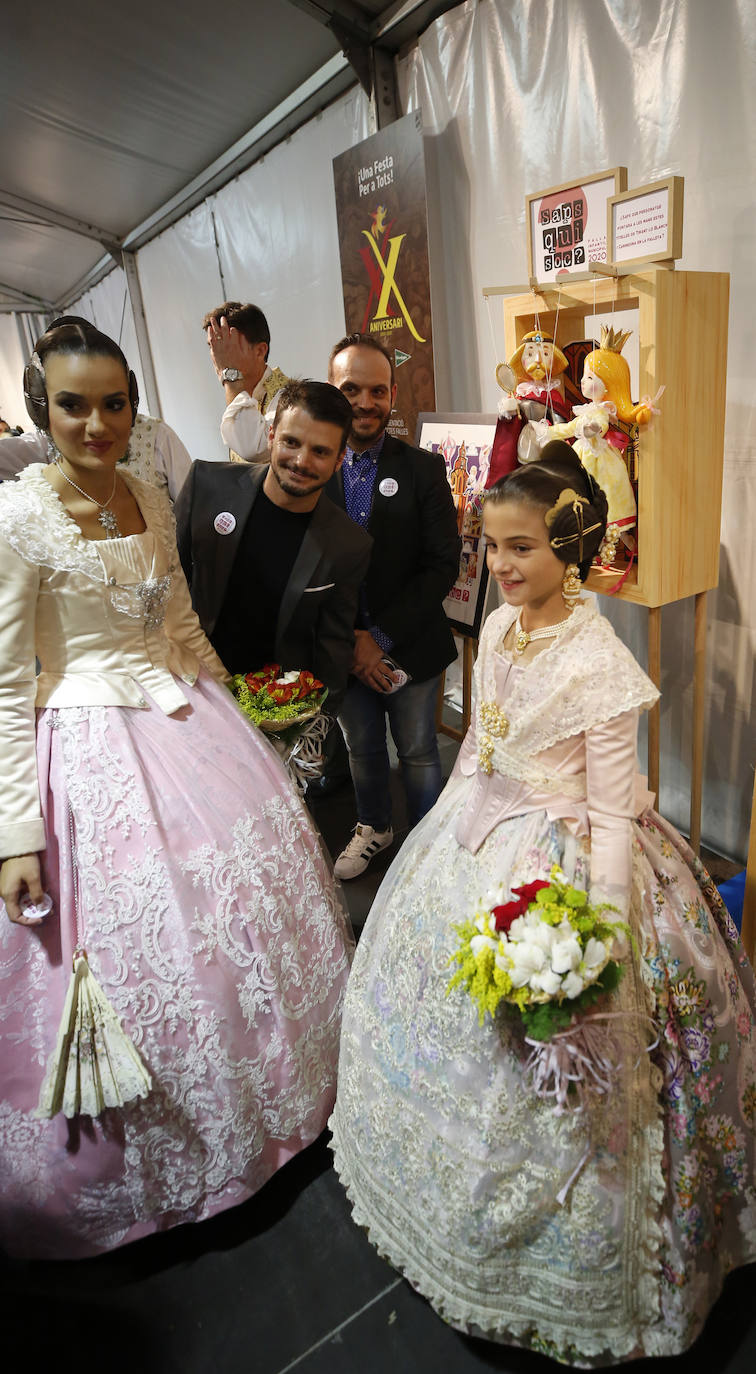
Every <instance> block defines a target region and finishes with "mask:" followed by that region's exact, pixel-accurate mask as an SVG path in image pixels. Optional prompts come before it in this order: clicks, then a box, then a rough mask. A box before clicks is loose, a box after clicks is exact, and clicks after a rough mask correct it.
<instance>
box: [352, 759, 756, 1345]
mask: <svg viewBox="0 0 756 1374" xmlns="http://www.w3.org/2000/svg"><path fill="white" fill-rule="evenodd" d="M472 785H473V780H472V779H468V778H457V779H454V780H453V781H452V782H451V783H450V784H449V786H448V787H447V789H446V791H445V792H444V793H443V794H442V796H441V798H440V799H439V802H438V803H437V804H436V806H435V808H434V809H433V810H432V811H431V812H430V813H429V814H428V816H427V817H426V818H425V819H424V821H422V822H421V823H420V825H419V826H418V827H417V829H416V830H415V831H414V832H413V835H412V837H411V839H410V841H409V842H408V844H407V845H406V846H405V848H404V849H403V851H402V852H401V854H400V855H399V856H398V858H397V859H396V861H395V863H394V864H393V866H392V868H391V869H390V870H389V872H388V874H387V876H386V878H385V880H384V883H383V886H382V888H381V890H380V892H379V894H378V897H377V899H376V903H375V905H374V907H373V910H372V912H371V915H370V918H369V920H368V922H367V924H366V927H365V930H364V933H363V936H362V938H361V941H360V944H359V947H358V950H357V955H356V958H355V965H354V969H353V972H352V977H351V980H350V984H349V989H348V992H347V1000H346V1006H345V1012H344V1023H343V1030H342V1048H341V1057H340V1064H339V1091H338V1098H337V1104H336V1108H335V1111H334V1114H333V1117H332V1119H331V1127H332V1129H333V1131H334V1149H335V1156H336V1167H337V1169H338V1171H339V1173H340V1175H341V1178H342V1181H343V1182H344V1183H345V1185H346V1187H347V1190H348V1193H349V1196H350V1198H351V1200H352V1202H353V1206H354V1217H355V1220H356V1221H357V1222H358V1223H359V1224H361V1225H363V1226H364V1227H366V1228H367V1230H368V1233H369V1235H370V1237H371V1239H372V1240H373V1242H374V1244H375V1245H376V1246H377V1248H378V1249H379V1250H380V1251H381V1253H382V1254H384V1255H385V1256H386V1258H388V1259H389V1260H390V1262H391V1263H392V1264H394V1266H395V1267H396V1268H398V1269H400V1270H401V1271H402V1272H404V1273H405V1274H406V1276H407V1277H408V1278H409V1280H410V1281H411V1282H412V1283H413V1284H414V1285H415V1286H416V1287H417V1288H418V1289H419V1291H420V1292H421V1293H423V1294H424V1295H425V1296H426V1297H427V1298H428V1299H429V1300H430V1302H431V1303H432V1304H433V1305H434V1307H436V1309H437V1310H438V1311H439V1313H440V1314H441V1315H442V1316H443V1317H444V1318H445V1319H446V1320H447V1321H449V1322H451V1323H452V1324H453V1325H455V1326H457V1327H459V1328H460V1329H462V1330H464V1331H467V1332H470V1333H473V1334H478V1335H484V1336H486V1337H488V1338H490V1339H495V1340H501V1341H504V1342H507V1343H511V1344H520V1345H524V1346H529V1347H532V1348H533V1349H536V1350H540V1351H542V1352H544V1353H545V1354H548V1355H550V1356H551V1357H552V1358H556V1359H559V1360H562V1361H564V1362H566V1363H569V1364H575V1365H578V1366H584V1367H592V1366H593V1365H597V1366H599V1365H603V1364H606V1363H612V1362H615V1361H622V1360H625V1359H628V1358H633V1357H637V1356H639V1355H667V1354H674V1353H676V1352H678V1351H680V1350H683V1349H685V1348H686V1347H687V1346H688V1345H690V1343H691V1342H692V1341H693V1340H694V1339H695V1337H696V1335H697V1333H698V1331H699V1330H700V1328H701V1326H702V1324H703V1321H704V1320H705V1317H706V1314H707V1312H708V1310H709V1307H710V1306H711V1304H712V1303H713V1302H714V1300H715V1299H716V1297H717V1295H718V1293H719V1290H720V1287H721V1283H722V1280H723V1277H724V1275H725V1273H726V1272H727V1271H728V1270H729V1269H731V1268H734V1267H735V1266H736V1265H738V1264H743V1263H746V1262H748V1261H749V1260H752V1259H754V1258H756V1229H755V1228H756V1206H755V1204H756V1194H755V1193H754V1126H755V1124H756V1060H755V1057H754V1031H753V1025H754V1019H753V1018H754V999H753V976H752V973H751V970H750V967H749V966H748V964H747V961H746V959H745V956H744V955H743V953H742V947H741V946H740V944H739V941H738V938H737V933H736V932H735V930H734V927H733V926H732V924H731V922H730V921H729V917H728V916H727V913H726V911H725V910H724V908H723V907H722V904H721V901H720V900H719V898H718V894H716V891H715V889H713V887H712V885H711V883H710V881H709V880H707V879H706V877H705V875H704V874H703V871H702V870H701V869H700V867H698V866H697V865H696V861H695V860H694V859H693V856H692V854H691V852H690V850H689V849H687V846H685V845H684V843H683V842H682V841H681V840H680V837H679V836H677V835H676V834H675V832H674V831H672V830H671V829H670V828H669V827H667V826H666V825H665V823H664V822H662V821H660V820H659V818H658V817H655V816H653V814H650V815H649V816H648V817H647V818H646V819H644V821H643V823H642V824H641V823H637V824H634V826H633V872H634V878H633V893H632V901H631V916H630V919H631V922H632V924H633V926H634V927H635V929H636V931H637V934H638V939H639V942H640V945H641V948H642V951H643V957H642V959H640V960H638V959H636V960H635V961H634V963H633V966H632V967H631V968H630V969H629V971H628V973H627V974H626V976H625V978H624V979H623V982H622V983H621V984H620V987H619V989H618V990H617V992H616V993H615V994H614V997H613V999H612V1002H611V1004H610V1009H611V1010H613V1011H621V1012H624V1013H625V1014H626V1018H625V1021H626V1025H627V1027H628V1030H627V1034H623V1036H622V1039H621V1047H622V1063H623V1067H622V1070H621V1076H620V1082H619V1084H618V1086H617V1090H616V1091H615V1093H614V1095H613V1097H612V1100H611V1102H610V1103H609V1104H608V1106H607V1104H606V1103H601V1102H600V1101H598V1102H597V1103H596V1105H595V1106H594V1107H593V1109H592V1110H591V1111H590V1112H589V1113H586V1114H584V1115H582V1116H561V1117H559V1116H556V1115H555V1114H554V1112H553V1110H552V1108H551V1106H550V1105H548V1104H547V1103H545V1102H542V1101H540V1100H539V1099H537V1098H535V1097H534V1096H533V1095H532V1094H531V1093H530V1092H529V1091H528V1088H527V1086H526V1083H525V1081H524V1077H523V1063H524V1060H525V1057H526V1054H527V1049H526V1048H525V1047H524V1046H523V1044H522V1036H521V1032H520V1031H519V1029H517V1028H516V1022H513V1021H512V1020H510V1019H509V1018H508V1017H507V1015H506V1014H504V1015H502V1016H501V1017H500V1019H499V1020H498V1021H497V1023H496V1024H493V1023H492V1022H491V1021H490V1018H487V1020H486V1024H485V1025H484V1026H483V1027H482V1028H481V1027H479V1026H478V1020H477V1009H476V1008H475V1007H474V1006H473V1004H472V1002H471V1001H470V1000H469V999H468V998H467V997H466V996H465V994H464V993H463V992H461V990H458V991H455V992H454V993H452V994H451V996H449V997H447V995H446V989H447V984H448V980H449V977H450V969H449V967H448V961H449V957H450V955H451V953H452V950H453V949H454V947H455V945H456V936H455V934H454V932H453V930H452V924H453V922H455V921H458V920H459V919H460V917H461V916H462V915H463V914H466V913H467V912H468V911H469V910H470V909H471V904H472V903H473V902H474V901H475V899H476V898H477V897H478V896H479V895H482V894H483V893H485V892H486V891H487V890H488V889H489V888H491V887H492V886H494V885H495V884H497V883H498V882H499V881H500V880H501V879H502V878H505V879H506V880H507V881H509V883H510V884H511V885H515V884H517V883H518V882H523V881H526V880H530V879H532V878H533V877H534V876H536V875H541V876H546V875H548V872H549V869H550V866H551V864H552V863H554V862H559V863H560V864H562V866H563V867H564V868H565V870H566V871H567V872H568V875H569V876H570V877H572V878H573V879H574V881H576V882H577V883H578V884H580V885H585V884H586V882H587V863H588V854H587V848H586V845H587V841H576V840H575V839H574V837H573V836H571V835H570V834H569V832H568V830H567V828H566V826H565V824H564V822H562V821H558V820H557V821H554V822H552V823H549V821H548V819H547V818H546V815H545V813H544V812H532V813H530V814H528V815H524V816H519V817H513V818H509V819H507V820H504V821H501V822H500V823H499V825H498V826H497V827H496V828H495V829H494V830H493V831H492V832H491V834H489V835H488V837H487V839H486V840H485V841H484V843H483V844H482V846H481V847H480V849H479V850H478V851H477V853H476V854H474V855H473V854H472V853H470V851H469V850H468V849H466V848H465V847H464V846H462V845H460V844H459V843H458V842H457V841H456V839H455V838H454V830H455V825H456V823H457V818H458V817H459V815H460V813H461V811H462V809H463V808H464V805H465V801H466V799H467V797H468V795H469V791H470V788H471V787H472ZM649 1018H650V1019H651V1020H652V1021H653V1022H654V1023H655V1025H656V1028H657V1030H658V1033H659V1037H660V1038H659V1044H658V1045H657V1047H656V1049H655V1050H653V1051H652V1052H651V1053H650V1054H649V1053H648V1050H647V1047H648V1044H649V1039H650V1037H649V1036H648V1035H647V1033H646V1030H647V1028H648V1025H649ZM654 1033H656V1032H654ZM562 1190H564V1192H565V1194H566V1200H565V1201H564V1203H563V1205H560V1203H559V1201H558V1200H557V1199H558V1194H560V1192H562Z"/></svg>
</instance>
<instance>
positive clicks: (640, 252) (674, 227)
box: [606, 177, 685, 265]
mask: <svg viewBox="0 0 756 1374" xmlns="http://www.w3.org/2000/svg"><path fill="white" fill-rule="evenodd" d="M684 185H685V178H684V177H665V179H664V180H663V181H652V182H650V183H649V185H648V186H634V187H633V188H632V190H631V191H623V192H622V194H621V195H617V196H610V197H609V200H608V201H607V203H606V235H607V242H608V244H609V262H611V263H614V264H617V265H619V264H620V263H622V264H625V263H630V262H631V263H633V264H638V265H640V264H642V263H649V262H667V261H670V260H671V259H674V258H681V257H682V233H683V188H684Z"/></svg>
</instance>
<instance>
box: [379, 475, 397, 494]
mask: <svg viewBox="0 0 756 1374" xmlns="http://www.w3.org/2000/svg"><path fill="white" fill-rule="evenodd" d="M378 490H379V492H380V493H381V496H396V493H397V492H398V490H399V483H398V482H397V480H396V478H395V477H384V479H383V481H382V482H381V483H380V485H379V487H378Z"/></svg>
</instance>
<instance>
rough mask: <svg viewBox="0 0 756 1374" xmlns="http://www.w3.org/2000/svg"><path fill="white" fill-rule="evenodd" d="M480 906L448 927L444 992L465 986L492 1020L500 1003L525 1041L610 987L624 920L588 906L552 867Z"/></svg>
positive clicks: (547, 1034) (556, 1027)
mask: <svg viewBox="0 0 756 1374" xmlns="http://www.w3.org/2000/svg"><path fill="white" fill-rule="evenodd" d="M512 891H513V898H514V899H513V900H510V901H508V902H502V901H501V900H499V901H497V900H496V898H497V896H498V897H499V899H501V897H503V895H504V894H503V891H500V892H499V893H498V894H495V893H492V894H490V896H489V897H488V899H486V900H482V901H480V902H479V903H478V905H477V908H476V910H475V912H474V913H473V916H472V918H471V919H470V920H467V921H465V922H463V923H461V924H460V925H456V926H455V927H454V929H455V931H456V933H457V934H458V935H459V937H460V943H459V947H458V948H457V949H456V950H455V952H454V954H453V955H452V957H451V960H450V963H456V964H458V965H459V967H458V968H457V970H456V972H455V973H454V975H453V977H452V979H451V981H450V983H449V989H448V990H449V992H451V991H452V990H453V989H454V988H456V987H463V988H465V990H466V991H467V992H468V994H469V996H470V997H471V998H472V1000H473V1001H474V1002H475V1003H476V1005H477V1007H478V1018H479V1021H480V1024H481V1025H482V1024H483V1021H484V1019H485V1016H486V1013H490V1015H491V1016H495V1014H496V1011H497V1008H498V1007H499V1004H500V1003H502V1002H504V1003H507V1004H509V1005H511V1006H512V1007H515V1008H516V1009H517V1011H518V1012H519V1014H520V1017H521V1018H522V1022H523V1025H524V1029H525V1031H526V1033H527V1035H528V1037H530V1039H531V1040H548V1039H550V1038H551V1036H552V1035H554V1033H555V1032H559V1031H562V1030H564V1029H566V1027H567V1026H569V1025H570V1023H571V1021H572V1019H573V1017H574V1016H575V1015H576V1013H579V1012H582V1011H584V1010H585V1009H586V1008H587V1007H589V1006H591V1005H592V1004H593V1003H594V1002H596V1001H597V1000H598V999H599V998H600V997H601V996H603V994H604V993H606V992H609V991H611V989H612V988H614V987H616V986H617V984H618V983H619V980H620V978H621V976H622V968H621V965H620V964H619V963H617V961H616V960H615V959H613V958H612V947H613V945H614V942H615V939H616V937H617V935H618V934H619V933H620V932H627V926H626V925H625V923H624V922H619V923H618V922H614V921H612V920H611V914H612V913H614V912H616V908H615V907H611V906H609V905H605V906H601V907H596V906H592V905H591V904H590V903H589V901H588V897H587V894H586V893H585V892H583V891H581V890H580V889H579V888H575V887H572V886H570V884H569V883H568V881H567V878H566V876H565V874H564V873H563V872H562V871H561V869H560V868H558V867H557V866H556V865H555V866H554V867H553V868H552V870H551V876H550V880H549V881H548V882H546V881H544V880H543V879H538V880H537V881H536V882H533V883H526V884H524V885H523V886H522V887H516V888H513V889H512Z"/></svg>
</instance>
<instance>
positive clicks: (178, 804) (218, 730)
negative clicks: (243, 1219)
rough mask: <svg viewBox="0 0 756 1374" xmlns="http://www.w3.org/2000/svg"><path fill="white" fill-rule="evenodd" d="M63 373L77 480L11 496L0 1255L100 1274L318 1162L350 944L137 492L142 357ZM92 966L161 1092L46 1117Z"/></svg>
mask: <svg viewBox="0 0 756 1374" xmlns="http://www.w3.org/2000/svg"><path fill="white" fill-rule="evenodd" d="M38 351H39V355H40V358H41V364H42V366H43V368H44V371H42V370H41V369H37V368H36V365H35V366H34V367H32V369H31V371H28V372H27V377H26V381H27V390H28V391H30V393H31V401H30V407H31V408H32V409H33V410H34V413H35V417H36V418H37V419H38V422H39V423H41V424H42V426H43V427H44V428H45V429H46V430H49V433H50V435H51V439H52V442H53V443H54V445H55V446H56V448H55V451H54V452H55V461H54V462H53V463H51V464H50V465H49V466H43V465H41V464H33V465H31V466H30V467H28V468H26V470H25V471H24V472H23V473H22V474H21V476H20V478H19V479H18V481H17V482H13V483H10V482H8V483H5V484H3V486H2V488H0V578H1V579H2V587H3V594H2V600H1V601H0V751H1V752H2V758H3V787H2V789H0V858H2V859H3V860H4V862H3V864H2V869H0V894H1V895H2V896H3V898H4V900H5V904H6V908H7V914H8V916H9V917H10V920H7V919H6V918H5V917H3V918H2V923H1V924H0V1160H1V1163H0V1247H2V1248H3V1249H5V1250H6V1251H8V1252H10V1253H11V1254H15V1255H19V1256H27V1257H76V1256H83V1255H89V1254H93V1253H96V1252H98V1251H101V1250H107V1249H109V1248H111V1247H113V1246H117V1245H121V1244H123V1243H124V1242H126V1241H130V1240H133V1239H135V1238H137V1237H139V1236H143V1235H145V1234H146V1233H148V1232H150V1231H154V1230H161V1229H165V1228H167V1227H170V1226H173V1225H176V1224H177V1223H179V1222H185V1221H196V1220H200V1219H201V1218H203V1217H208V1216H211V1215H212V1214H213V1213H215V1212H218V1211H220V1210H222V1209H223V1208H225V1207H229V1206H231V1205H233V1204H234V1203H236V1202H239V1201H241V1200H243V1199H244V1198H246V1197H248V1196H249V1195H250V1194H252V1193H254V1192H255V1191H256V1190H257V1189H258V1188H260V1187H261V1186H262V1184H263V1183H265V1181H266V1179H268V1178H269V1177H270V1176H271V1174H272V1173H273V1172H274V1171H275V1170H276V1169H278V1168H279V1167H280V1166H281V1165H282V1164H284V1163H285V1162H286V1160H288V1159H289V1158H290V1157H291V1156H292V1155H293V1154H295V1153H296V1152H297V1151H298V1150H300V1149H302V1148H303V1147H304V1146H305V1145H307V1144H309V1143H310V1142H311V1141H313V1140H314V1139H315V1138H316V1137H317V1136H318V1134H319V1133H320V1132H321V1130H322V1129H323V1127H324V1125H325V1123H326V1120H327V1117H328V1113H329V1111H330V1109H331V1106H332V1103H333V1098H334V1095H335V1074H336V1059H337V1051H338V1037H339V1024H340V1016H341V1005H342V999H343V993H344V988H345V985H346V978H347V973H348V967H349V959H350V955H351V943H350V934H349V931H348V920H347V918H346V915H345V912H344V910H343V907H342V905H341V903H340V900H339V897H338V895H337V893H336V891H335V889H334V885H333V881H332V877H331V871H330V866H329V863H328V861H327V860H326V858H325V857H324V854H323V852H322V849H321V844H320V841H319V837H318V835H317V832H316V831H315V829H314V828H313V825H312V823H311V821H310V820H309V818H308V815H307V812H306V811H305V809H304V807H303V806H302V804H301V802H300V801H299V799H298V797H297V796H296V794H295V792H294V790H293V788H292V787H291V785H290V783H289V780H288V776H287V775H286V773H285V772H284V769H283V768H282V766H281V764H280V762H279V759H278V756H277V755H276V753H275V751H274V749H273V748H272V747H271V746H270V744H269V743H268V742H267V740H266V739H265V737H264V736H263V735H262V734H261V733H259V732H258V731H256V730H255V729H254V728H253V727H251V726H250V725H249V724H248V722H246V721H245V719H244V718H243V717H242V716H241V714H240V713H239V711H238V709H237V707H236V704H235V702H234V701H233V699H232V697H231V695H230V693H229V691H228V689H227V687H226V685H225V683H226V682H227V680H228V675H227V673H226V672H225V669H224V667H223V664H222V663H221V662H220V660H219V659H218V658H217V656H216V655H215V654H214V652H213V650H212V648H211V646H210V644H209V643H208V641H207V640H206V638H205V636H204V634H203V633H202V631H201V629H200V626H199V623H198V621H197V619H196V616H195V615H194V612H193V611H192V608H191V603H190V600H189V594H188V590H187V586H186V582H185V581H184V578H183V574H182V571H181V567H180V564H179V561H178V556H177V553H176V547H175V541H174V533H173V524H172V517H171V513H170V509H169V506H168V502H167V499H166V498H165V497H164V496H163V495H162V493H160V492H158V491H156V490H155V489H154V488H152V487H148V486H147V485H146V484H145V483H143V482H140V481H139V480H138V479H137V478H135V477H133V476H132V475H131V474H129V473H128V471H124V470H122V469H119V468H118V467H117V463H118V460H119V459H120V458H122V457H123V454H124V452H125V449H126V445H127V442H128V436H129V431H130V429H131V423H132V418H133V414H135V413H136V383H135V381H134V380H133V374H129V372H128V368H127V366H126V363H125V360H124V358H123V355H122V353H121V351H120V349H118V347H117V345H115V344H114V343H113V341H112V340H110V339H108V338H107V336H105V335H101V334H99V333H98V332H97V331H96V330H94V329H93V328H92V327H87V328H83V327H82V326H80V325H70V324H69V325H62V326H59V327H57V328H56V327H52V328H51V329H50V330H49V331H48V333H47V334H46V335H44V336H43V338H42V340H41V341H40V343H39V345H38ZM35 656H36V658H37V659H38V661H39V666H40V669H41V671H40V673H39V675H38V676H35ZM253 666H254V664H252V663H251V664H250V667H253ZM35 712H36V729H35ZM43 891H45V892H47V893H48V894H49V896H50V897H51V898H52V902H53V907H52V912H51V913H50V914H49V915H47V916H46V917H45V919H44V920H43V921H42V922H41V923H39V924H29V921H30V916H29V915H28V914H25V912H24V908H23V906H22V905H21V903H22V901H23V899H24V898H25V897H26V898H31V899H32V900H34V901H36V900H37V899H38V898H40V897H41V896H42V892H43ZM32 919H33V918H32ZM81 946H85V947H86V950H87V954H88V959H89V964H90V968H91V970H92V973H93V974H94V975H95V977H96V978H97V979H98V981H99V983H100V985H101V986H102V988H103V990H104V992H105V995H106V996H107V998H108V999H109V1001H110V1003H111V1005H112V1007H113V1008H114V1010H115V1012H116V1014H117V1016H118V1018H119V1020H120V1022H121V1024H122V1026H123V1029H124V1031H125V1032H126V1033H127V1034H128V1035H129V1037H130V1038H131V1041H132V1043H133V1045H134V1046H135V1047H136V1049H137V1051H138V1053H139V1055H140V1056H141V1059H142V1061H143V1063H144V1065H145V1067H146V1069H147V1071H148V1073H149V1074H150V1076H151V1078H152V1088H151V1090H150V1091H149V1092H148V1093H147V1095H146V1096H144V1097H142V1098H141V1099H135V1100H133V1101H130V1102H127V1103H126V1105H124V1106H121V1107H117V1108H116V1107H114V1108H111V1109H108V1110H106V1111H105V1112H103V1113H102V1114H101V1115H99V1116H97V1117H96V1118H94V1117H91V1116H82V1115H74V1116H73V1117H72V1118H71V1119H67V1118H66V1117H65V1116H63V1115H62V1114H58V1115H56V1116H54V1117H53V1118H52V1119H40V1118H39V1117H37V1116H36V1115H35V1110H36V1108H37V1103H38V1100H39V1097H40V1091H41V1087H42V1084H43V1080H44V1078H45V1072H46V1066H47V1065H48V1063H49V1061H50V1056H51V1054H52V1051H53V1050H54V1048H55V1043H56V1036H57V1032H58V1026H59V1023H60V1020H61V1014H62V1011H63V1006H64V1000H65V997H66V992H67V989H68V985H69V982H70V978H71V966H72V955H73V951H74V949H75V948H77V947H81Z"/></svg>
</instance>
